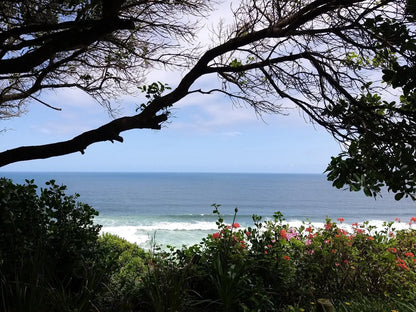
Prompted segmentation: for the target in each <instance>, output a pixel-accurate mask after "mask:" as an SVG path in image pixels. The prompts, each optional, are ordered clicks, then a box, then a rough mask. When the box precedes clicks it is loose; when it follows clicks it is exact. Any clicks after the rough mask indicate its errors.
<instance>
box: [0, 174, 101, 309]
mask: <svg viewBox="0 0 416 312" xmlns="http://www.w3.org/2000/svg"><path fill="white" fill-rule="evenodd" d="M46 185H47V188H44V189H41V190H40V192H39V193H38V192H37V186H36V185H35V184H34V182H33V180H32V181H26V184H23V185H19V184H13V183H12V181H11V180H8V179H4V178H1V179H0V296H1V298H0V304H1V305H2V306H1V307H2V309H3V310H4V311H66V310H68V311H70V310H71V309H72V307H73V306H75V307H77V309H78V310H82V308H84V309H85V310H88V309H89V307H90V306H89V302H90V301H91V298H90V297H91V294H90V292H89V291H86V288H91V287H92V285H91V283H92V282H93V281H95V280H96V277H94V276H92V274H93V272H91V270H90V263H92V262H93V259H94V253H95V249H96V243H97V238H98V234H99V231H100V226H99V225H95V224H94V223H93V217H94V216H96V215H98V213H97V212H96V211H95V210H94V209H92V208H91V207H90V206H89V205H86V204H82V203H78V202H76V198H77V197H78V195H75V196H66V195H65V189H66V187H65V186H58V185H56V184H55V181H53V180H52V181H50V182H47V183H46ZM96 284H98V282H97V283H96Z"/></svg>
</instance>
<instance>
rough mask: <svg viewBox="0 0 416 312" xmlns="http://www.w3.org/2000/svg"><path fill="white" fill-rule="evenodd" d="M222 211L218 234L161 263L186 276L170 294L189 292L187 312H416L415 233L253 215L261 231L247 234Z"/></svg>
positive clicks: (186, 294)
mask: <svg viewBox="0 0 416 312" xmlns="http://www.w3.org/2000/svg"><path fill="white" fill-rule="evenodd" d="M214 208H215V209H214V213H215V214H217V215H218V222H217V225H218V232H216V233H213V234H212V235H210V236H208V237H207V238H205V239H203V240H202V242H201V243H200V244H197V245H194V246H191V247H188V248H182V249H180V250H179V249H178V250H174V249H173V248H172V249H171V251H170V253H169V254H163V257H165V259H163V261H161V260H162V259H161V260H160V264H159V265H162V264H165V267H164V269H165V270H167V269H169V268H171V269H172V270H175V271H176V272H181V273H182V281H181V283H180V284H179V283H178V284H177V285H173V286H171V287H170V288H169V289H173V290H174V291H176V292H177V290H178V288H181V289H182V295H181V296H176V297H177V298H182V300H183V301H182V306H183V309H182V310H181V311H305V310H308V311H318V308H317V307H320V306H321V304H320V303H322V302H334V304H335V306H336V307H337V311H338V310H340V311H350V310H351V309H354V311H359V310H360V309H362V311H372V310H371V308H374V311H392V310H399V307H400V311H415V306H416V303H415V299H414V298H415V294H416V256H415V254H416V231H415V230H413V229H412V228H411V227H409V229H407V230H401V231H397V232H396V233H393V229H392V225H393V223H386V224H385V228H384V229H383V230H381V231H378V232H377V231H375V229H374V228H373V227H371V226H370V225H369V224H368V222H365V223H363V224H360V225H359V224H353V227H352V230H350V232H348V231H347V230H346V227H344V226H343V225H342V223H343V222H344V220H343V218H339V219H338V220H337V222H333V221H332V220H330V219H327V220H326V223H325V225H324V227H323V228H313V226H312V225H311V224H310V223H304V224H303V225H302V226H300V227H299V228H294V227H290V226H289V225H288V224H287V223H285V222H284V219H283V216H282V214H281V213H276V214H275V215H274V220H273V221H265V222H261V217H258V216H253V220H254V225H255V226H254V227H253V228H248V229H241V228H240V226H239V224H238V223H237V222H235V220H234V221H233V223H232V224H230V225H226V224H224V222H223V218H222V216H221V215H220V213H219V211H218V206H216V205H215V207H214ZM236 212H237V210H236ZM412 220H413V221H414V222H415V221H416V218H413V219H412ZM159 271H161V269H159ZM166 274H171V275H172V274H173V272H171V273H166ZM169 289H168V290H167V291H168V292H169V291H173V290H169ZM321 298H325V299H327V300H319V299H321ZM178 306H179V305H178ZM376 307H380V308H376ZM166 309H168V308H167V307H166V306H165V310H164V311H168V310H166ZM158 310H159V311H160V310H163V308H159V309H158ZM351 311H353V310H351Z"/></svg>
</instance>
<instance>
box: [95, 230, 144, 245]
mask: <svg viewBox="0 0 416 312" xmlns="http://www.w3.org/2000/svg"><path fill="white" fill-rule="evenodd" d="M101 233H110V234H113V235H117V236H119V237H121V238H124V239H125V240H127V241H129V242H130V243H136V244H138V245H140V246H141V245H144V244H146V243H147V242H148V241H149V240H150V238H149V235H147V234H146V233H138V232H137V228H136V227H135V226H106V227H103V228H102V229H101Z"/></svg>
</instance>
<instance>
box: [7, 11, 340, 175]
mask: <svg viewBox="0 0 416 312" xmlns="http://www.w3.org/2000/svg"><path fill="white" fill-rule="evenodd" d="M227 9H228V8H227ZM224 12H227V10H226V9H225V7H222V9H221V8H220V10H219V11H217V12H214V13H213V14H212V16H211V18H210V21H214V22H215V21H218V20H219V18H220V17H222V14H227V13H224ZM214 22H213V23H214ZM202 36H206V34H204V35H202ZM201 40H202V41H204V40H208V39H207V38H201ZM180 75H181V74H180V73H175V72H153V73H151V77H150V79H149V81H150V82H151V81H156V80H160V81H163V82H167V83H169V85H170V86H173V87H174V86H175V85H176V84H177V83H178V82H179V80H180V78H181V76H180ZM152 79H154V80H152ZM214 82H215V79H214V77H207V78H206V80H205V81H201V82H199V83H201V84H204V85H210V84H212V83H214ZM40 98H41V99H42V100H43V101H45V102H47V103H48V104H50V105H53V106H56V107H60V108H62V111H55V110H52V109H50V108H47V107H46V106H44V105H42V104H41V103H39V102H36V101H33V102H30V103H29V104H28V106H27V112H26V113H25V114H24V115H22V116H21V117H18V118H13V119H10V120H2V121H1V122H0V130H1V129H5V130H6V131H3V132H0V142H1V150H3V151H4V150H7V149H11V148H15V147H19V146H24V145H39V144H47V143H53V142H58V141H62V140H68V139H71V138H72V137H74V136H77V135H79V134H81V133H82V132H84V131H88V130H91V129H94V128H97V127H99V126H101V125H103V124H105V123H107V122H109V121H111V117H109V115H108V113H107V111H106V110H105V109H104V108H102V107H101V106H100V105H99V104H98V103H97V102H96V101H95V100H94V99H92V98H90V97H88V96H87V95H85V94H83V93H82V92H81V91H79V90H71V89H66V90H60V91H51V92H48V93H43V95H42V96H41V97H40ZM142 102H143V98H134V97H131V96H129V97H128V96H125V97H123V98H121V99H119V101H118V102H117V105H119V107H120V115H118V116H117V117H121V116H124V115H126V116H128V115H134V114H135V108H136V105H137V104H140V103H142ZM287 113H288V115H287V116H283V115H263V116H258V115H256V113H255V112H254V111H253V109H251V108H248V107H234V106H233V104H232V103H231V101H230V100H229V99H227V98H226V97H224V96H223V95H220V94H214V95H197V94H193V95H191V96H188V97H186V98H185V99H183V100H182V101H180V102H178V103H177V104H175V105H174V107H173V109H172V118H171V119H170V121H169V123H167V124H165V125H164V127H163V128H162V129H161V130H131V131H128V132H123V133H121V136H122V137H123V138H124V142H123V143H119V142H115V143H111V142H101V143H96V144H94V145H90V146H89V147H88V148H87V149H86V150H85V154H84V155H81V153H74V154H70V155H66V156H61V157H55V158H49V159H44V160H31V161H25V162H18V163H15V164H10V165H7V166H4V167H2V168H0V172H1V171H3V172H4V171H55V172H56V171H94V172H96V171H106V172H113V171H122V172H260V173H322V172H323V171H324V170H325V168H326V166H327V164H328V163H329V161H330V157H331V156H335V155H337V154H338V153H339V152H340V147H339V145H338V143H337V142H335V140H334V139H333V138H332V137H331V136H330V135H329V134H328V133H326V132H325V131H324V130H323V129H321V128H320V127H319V126H314V125H312V124H311V123H308V122H306V121H305V119H304V116H303V115H302V114H301V113H300V112H299V111H298V110H296V109H293V110H291V111H288V112H287Z"/></svg>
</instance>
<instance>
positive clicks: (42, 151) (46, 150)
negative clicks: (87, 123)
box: [0, 113, 168, 167]
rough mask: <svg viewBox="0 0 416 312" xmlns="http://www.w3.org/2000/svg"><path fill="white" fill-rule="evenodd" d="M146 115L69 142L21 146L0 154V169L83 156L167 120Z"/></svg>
mask: <svg viewBox="0 0 416 312" xmlns="http://www.w3.org/2000/svg"><path fill="white" fill-rule="evenodd" d="M145 116H146V114H144V113H141V114H138V115H135V116H131V117H122V118H118V119H115V120H113V121H111V122H109V123H108V124H105V125H103V126H101V127H99V128H97V129H94V130H90V131H87V132H84V133H82V134H80V135H78V136H76V137H74V138H73V139H71V140H68V141H63V142H58V143H53V144H45V145H37V146H22V147H18V148H15V149H11V150H7V151H4V152H2V153H0V167H2V166H5V165H8V164H11V163H14V162H18V161H24V160H31V159H45V158H49V157H55V156H62V155H67V154H71V153H75V152H81V153H82V154H84V152H85V149H86V148H87V147H88V146H89V145H91V144H93V143H97V142H103V141H111V142H114V141H118V142H123V138H122V137H121V136H120V133H121V132H123V131H127V130H132V129H156V130H159V129H160V128H161V126H160V124H161V123H162V122H164V121H166V120H167V118H168V114H167V113H164V114H160V115H156V116H153V117H151V118H146V117H145Z"/></svg>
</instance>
